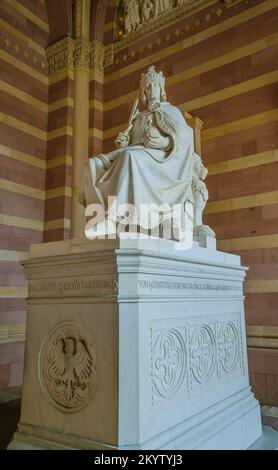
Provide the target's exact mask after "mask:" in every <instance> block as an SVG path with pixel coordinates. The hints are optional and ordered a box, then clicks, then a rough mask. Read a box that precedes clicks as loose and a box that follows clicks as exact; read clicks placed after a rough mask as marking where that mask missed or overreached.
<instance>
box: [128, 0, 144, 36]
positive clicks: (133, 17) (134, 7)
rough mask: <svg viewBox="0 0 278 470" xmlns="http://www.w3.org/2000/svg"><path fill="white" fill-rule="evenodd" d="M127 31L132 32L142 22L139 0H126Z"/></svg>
mask: <svg viewBox="0 0 278 470" xmlns="http://www.w3.org/2000/svg"><path fill="white" fill-rule="evenodd" d="M124 12H125V32H126V33H127V34H129V33H132V32H133V31H135V30H136V29H137V27H138V26H139V25H140V23H141V19H140V10H139V1H138V0H124Z"/></svg>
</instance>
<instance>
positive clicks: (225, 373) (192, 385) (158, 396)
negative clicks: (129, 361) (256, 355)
mask: <svg viewBox="0 0 278 470" xmlns="http://www.w3.org/2000/svg"><path fill="white" fill-rule="evenodd" d="M150 354H151V358H150V381H151V403H152V411H155V412H156V411H160V410H161V409H163V408H165V407H166V408H167V407H169V406H171V405H172V404H174V403H178V402H181V401H183V400H185V399H186V398H191V397H193V396H195V395H196V394H201V393H204V392H205V391H206V390H207V387H208V386H209V388H210V389H213V388H214V387H216V386H217V385H218V384H219V383H223V382H225V381H228V380H231V379H232V378H233V377H235V376H238V375H242V374H243V373H244V367H243V344H242V332H241V320H240V316H239V315H238V314H232V315H229V316H225V317H224V318H222V319H219V316H218V317H210V318H209V319H207V318H205V317H191V318H187V319H184V320H183V319H176V320H174V319H171V320H157V321H152V322H151V324H150Z"/></svg>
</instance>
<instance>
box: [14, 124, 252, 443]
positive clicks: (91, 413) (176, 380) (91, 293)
mask: <svg viewBox="0 0 278 470" xmlns="http://www.w3.org/2000/svg"><path fill="white" fill-rule="evenodd" d="M186 117H187V119H188V120H189V123H190V124H191V125H192V127H193V128H194V139H195V151H196V152H197V153H198V154H201V148H200V131H201V124H202V123H201V121H200V120H198V119H197V118H191V116H190V118H189V117H188V115H186ZM204 240H205V241H204ZM175 243H176V242H174V241H172V240H166V239H161V238H160V239H159V238H157V239H121V238H117V239H115V240H113V239H112V240H109V239H105V240H100V239H99V240H84V239H82V240H79V239H72V240H65V241H61V242H52V243H46V244H38V245H33V246H32V247H31V250H30V257H29V260H28V261H25V262H24V263H23V265H24V271H25V274H26V277H27V279H28V285H29V291H28V298H27V306H28V316H27V336H26V355H25V369H24V386H23V397H22V409H21V418H20V424H19V426H18V429H17V431H16V433H15V435H14V438H13V440H12V441H11V443H10V445H9V448H10V449H64V450H66V449H119V450H125V449H165V450H167V449H168V450H170V449H247V448H248V447H249V446H250V445H251V444H252V443H253V442H254V441H255V440H256V439H258V438H259V437H260V435H261V421H260V409H259V404H258V402H257V400H255V398H254V396H253V394H252V393H251V391H250V386H249V379H248V363H247V349H246V336H245V321H244V296H243V282H244V278H245V273H246V268H244V267H242V266H241V263H240V257H239V256H236V255H232V254H229V253H223V252H220V251H217V250H216V245H215V239H214V238H213V237H210V236H206V237H199V239H198V237H196V240H195V241H194V243H193V246H192V248H191V249H190V250H186V251H179V250H177V249H176V244H175Z"/></svg>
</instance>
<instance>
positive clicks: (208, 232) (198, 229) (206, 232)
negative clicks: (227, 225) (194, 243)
mask: <svg viewBox="0 0 278 470" xmlns="http://www.w3.org/2000/svg"><path fill="white" fill-rule="evenodd" d="M193 235H194V237H204V236H205V237H213V238H215V232H214V231H213V230H212V229H211V228H210V227H209V226H208V225H197V226H195V227H194V228H193Z"/></svg>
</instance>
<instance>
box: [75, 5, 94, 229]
mask: <svg viewBox="0 0 278 470" xmlns="http://www.w3.org/2000/svg"><path fill="white" fill-rule="evenodd" d="M90 4H91V0H77V1H76V13H75V24H76V31H75V32H76V44H75V51H74V67H75V71H74V124H73V162H72V199H71V238H80V237H84V235H83V233H84V227H85V214H84V207H83V206H82V205H81V204H80V202H79V197H80V194H81V192H82V189H83V188H82V186H83V183H82V175H83V168H84V165H85V164H86V161H87V159H88V156H89V83H90V61H91V45H90V41H89V39H90V37H89V36H90Z"/></svg>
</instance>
